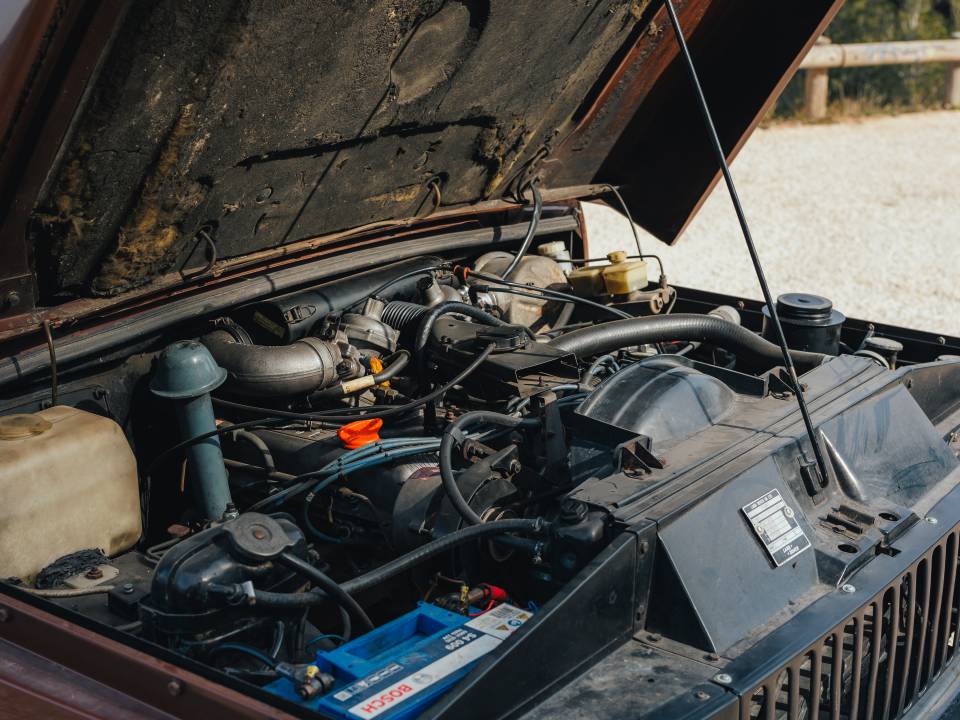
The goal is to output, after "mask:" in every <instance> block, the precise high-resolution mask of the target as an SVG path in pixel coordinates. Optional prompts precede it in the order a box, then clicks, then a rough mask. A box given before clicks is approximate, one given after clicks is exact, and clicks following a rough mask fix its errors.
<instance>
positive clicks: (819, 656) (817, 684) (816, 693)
mask: <svg viewBox="0 0 960 720" xmlns="http://www.w3.org/2000/svg"><path fill="white" fill-rule="evenodd" d="M822 651H823V648H820V649H818V650H814V651H813V657H812V658H811V659H810V717H811V718H819V717H820V695H821V694H822V693H823V652H822Z"/></svg>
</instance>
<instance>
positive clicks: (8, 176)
mask: <svg viewBox="0 0 960 720" xmlns="http://www.w3.org/2000/svg"><path fill="white" fill-rule="evenodd" d="M34 5H35V6H42V7H37V8H34V7H33V6H31V8H30V15H29V24H28V25H26V26H24V27H23V29H22V32H23V37H22V38H20V39H19V40H18V43H19V45H18V46H19V47H22V48H24V49H25V48H26V47H30V48H33V49H34V51H35V55H33V56H31V55H25V56H17V55H8V56H7V60H8V64H7V65H5V66H3V67H0V75H3V76H5V75H6V74H7V72H8V71H10V69H11V65H10V63H13V66H14V67H20V68H28V69H29V72H28V73H27V74H26V75H25V76H24V80H23V83H22V85H21V89H20V92H19V93H18V94H17V95H16V96H10V97H8V98H7V100H6V103H7V105H6V106H5V107H4V110H3V111H2V113H7V114H9V119H10V123H11V124H10V127H9V128H7V131H6V133H5V134H4V135H3V146H2V153H0V317H3V316H11V315H22V314H24V315H27V317H28V318H29V317H31V315H32V313H33V312H34V308H35V305H36V300H37V287H36V284H35V278H34V276H33V267H32V248H31V246H30V244H29V241H28V238H27V222H28V220H29V217H30V212H31V211H32V210H33V206H34V203H35V201H36V198H37V196H38V194H39V192H40V189H41V187H42V185H43V183H44V181H45V180H46V177H47V171H48V169H49V168H50V166H51V164H52V163H53V162H54V159H55V158H56V156H57V153H58V151H59V149H60V144H61V142H62V140H63V138H64V137H65V135H66V133H67V131H68V128H69V127H70V123H71V121H72V117H73V113H74V111H75V109H76V108H77V106H78V104H79V102H80V99H81V97H82V95H83V92H84V90H85V88H86V86H87V81H88V80H89V78H90V76H91V75H92V74H93V71H94V68H95V67H96V65H97V62H98V60H99V58H100V54H101V51H102V50H103V48H104V47H105V45H106V44H107V41H108V39H109V37H110V35H111V33H112V32H113V28H114V25H115V23H116V22H117V20H118V18H120V17H122V15H123V4H122V3H120V2H117V1H116V0H104V2H93V1H92V0H77V2H69V3H60V2H53V1H52V0H40V2H38V3H34ZM28 60H32V62H29V61H28ZM10 103H14V107H13V108H11V107H10ZM33 319H34V320H39V318H37V317H33Z"/></svg>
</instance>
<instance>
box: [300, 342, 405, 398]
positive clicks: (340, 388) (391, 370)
mask: <svg viewBox="0 0 960 720" xmlns="http://www.w3.org/2000/svg"><path fill="white" fill-rule="evenodd" d="M409 362H410V353H409V352H408V351H406V350H397V352H395V353H393V354H392V355H390V356H388V357H387V358H385V359H384V368H383V370H381V371H380V372H378V373H376V374H374V375H372V376H370V375H367V376H364V377H369V378H370V383H369V385H365V386H363V387H358V388H356V389H354V390H348V391H347V392H344V387H345V385H344V383H337V384H336V385H333V386H331V387H328V388H324V389H323V390H318V391H317V392H315V393H312V394H311V395H310V397H309V401H310V402H314V401H317V400H338V399H340V398H343V397H348V396H350V395H356V394H357V393H360V392H363V391H364V390H369V389H370V388H372V387H375V386H377V385H379V384H380V383H384V382H386V381H387V380H390V379H391V378H394V377H396V376H397V375H399V374H400V373H401V372H402V371H403V370H404V368H406V367H407V365H408V364H409Z"/></svg>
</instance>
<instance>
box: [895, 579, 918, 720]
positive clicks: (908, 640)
mask: <svg viewBox="0 0 960 720" xmlns="http://www.w3.org/2000/svg"><path fill="white" fill-rule="evenodd" d="M903 582H904V583H906V585H907V611H906V614H905V616H904V625H905V626H906V628H905V629H906V633H907V634H906V637H905V639H904V641H903V645H904V658H903V666H902V667H901V669H900V697H899V698H898V699H897V715H898V716H899V715H900V714H901V713H902V712H903V704H904V701H905V700H906V698H907V678H908V677H909V675H910V673H909V670H910V660H911V658H912V656H913V628H914V618H915V617H916V614H917V583H916V578H915V576H912V575H908V576H906V577H905V578H904V580H903ZM901 587H902V584H901Z"/></svg>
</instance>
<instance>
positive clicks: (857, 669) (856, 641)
mask: <svg viewBox="0 0 960 720" xmlns="http://www.w3.org/2000/svg"><path fill="white" fill-rule="evenodd" d="M863 619H864V613H861V615H860V616H859V617H857V619H856V624H855V627H854V636H853V669H852V670H851V672H852V677H853V685H852V688H851V690H850V712H849V717H851V718H857V717H859V710H860V678H861V677H862V676H863Z"/></svg>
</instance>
